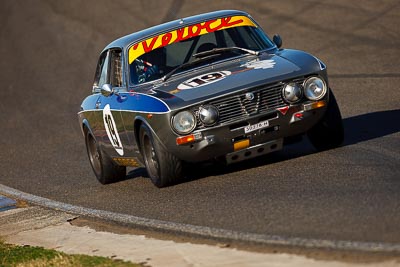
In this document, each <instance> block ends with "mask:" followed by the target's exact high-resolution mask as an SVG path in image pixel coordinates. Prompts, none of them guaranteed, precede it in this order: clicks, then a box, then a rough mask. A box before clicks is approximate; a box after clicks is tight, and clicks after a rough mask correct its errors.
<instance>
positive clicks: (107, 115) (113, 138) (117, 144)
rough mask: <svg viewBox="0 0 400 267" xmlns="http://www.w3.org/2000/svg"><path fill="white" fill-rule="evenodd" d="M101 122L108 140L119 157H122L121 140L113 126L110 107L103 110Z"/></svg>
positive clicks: (107, 106)
mask: <svg viewBox="0 0 400 267" xmlns="http://www.w3.org/2000/svg"><path fill="white" fill-rule="evenodd" d="M103 121H104V127H105V128H106V132H107V136H108V139H110V142H111V144H112V146H113V147H114V148H115V150H116V151H117V153H118V154H119V155H120V156H123V155H124V148H123V147H122V143H121V139H120V138H119V134H118V130H117V127H116V125H115V121H114V118H113V116H112V114H111V110H110V105H108V104H107V105H106V106H105V107H104V109H103Z"/></svg>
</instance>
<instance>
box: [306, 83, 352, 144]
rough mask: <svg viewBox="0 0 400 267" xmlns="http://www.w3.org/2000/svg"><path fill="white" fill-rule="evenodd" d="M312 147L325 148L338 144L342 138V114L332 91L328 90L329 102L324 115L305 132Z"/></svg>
mask: <svg viewBox="0 0 400 267" xmlns="http://www.w3.org/2000/svg"><path fill="white" fill-rule="evenodd" d="M307 135H308V138H309V139H310V141H311V143H312V144H313V145H314V147H315V148H316V149H317V150H319V151H323V150H327V149H332V148H335V147H338V146H340V145H341V144H342V143H343V140H344V130H343V122H342V115H341V114H340V110H339V106H338V104H337V102H336V98H335V96H334V95H333V93H332V91H331V90H329V103H328V108H327V110H326V113H325V115H324V117H323V118H322V119H321V121H319V122H318V123H317V124H316V125H315V126H314V127H313V128H311V130H310V131H308V133H307Z"/></svg>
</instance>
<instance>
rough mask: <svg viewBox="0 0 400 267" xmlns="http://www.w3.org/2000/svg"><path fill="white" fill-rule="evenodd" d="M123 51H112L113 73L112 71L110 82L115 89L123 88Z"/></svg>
mask: <svg viewBox="0 0 400 267" xmlns="http://www.w3.org/2000/svg"><path fill="white" fill-rule="evenodd" d="M121 54H122V52H121V50H117V49H116V50H111V52H110V59H111V69H110V70H111V71H110V82H111V85H112V86H113V87H121V86H122V63H121Z"/></svg>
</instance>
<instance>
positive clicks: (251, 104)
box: [195, 78, 304, 129]
mask: <svg viewBox="0 0 400 267" xmlns="http://www.w3.org/2000/svg"><path fill="white" fill-rule="evenodd" d="M292 81H294V82H296V83H299V84H301V83H302V82H303V81H304V78H297V79H294V80H292ZM283 86H284V83H281V82H279V83H274V84H269V85H262V86H258V87H254V88H250V89H247V90H244V91H242V92H240V93H237V94H234V95H230V96H225V97H223V98H220V99H215V100H211V101H210V102H207V103H204V104H211V105H214V106H215V107H216V108H218V110H219V121H218V124H226V123H231V122H235V121H240V120H244V119H247V118H249V117H252V116H254V115H258V114H264V113H267V112H269V111H273V110H275V109H277V108H279V107H282V106H285V105H287V104H286V103H285V102H284V100H283V98H282V89H283ZM251 96H253V97H251ZM196 111H197V110H195V112H196ZM197 113H198V112H196V114H197ZM198 123H199V124H198V126H197V128H198V129H199V128H203V127H204V126H203V125H202V124H201V122H200V120H198Z"/></svg>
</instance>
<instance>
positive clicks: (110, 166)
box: [85, 131, 126, 184]
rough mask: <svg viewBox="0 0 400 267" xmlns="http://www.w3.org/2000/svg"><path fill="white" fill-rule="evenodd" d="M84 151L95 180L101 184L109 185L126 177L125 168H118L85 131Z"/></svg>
mask: <svg viewBox="0 0 400 267" xmlns="http://www.w3.org/2000/svg"><path fill="white" fill-rule="evenodd" d="M85 137H86V138H85V140H86V150H87V153H88V156H89V161H90V165H92V169H93V172H94V174H95V175H96V178H97V180H98V181H99V182H100V183H101V184H109V183H112V182H116V181H119V180H121V179H123V178H124V177H125V175H126V167H125V166H118V165H117V164H116V163H114V162H113V161H112V160H111V159H110V158H109V157H108V156H107V155H106V154H105V153H104V152H103V151H102V149H101V148H100V146H99V144H98V143H97V142H96V139H94V137H93V136H92V135H91V134H90V132H89V131H86V136H85Z"/></svg>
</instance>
